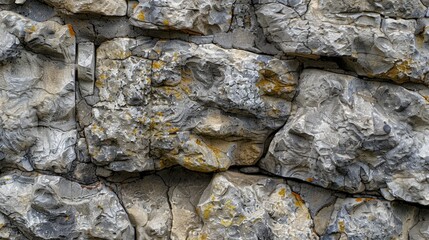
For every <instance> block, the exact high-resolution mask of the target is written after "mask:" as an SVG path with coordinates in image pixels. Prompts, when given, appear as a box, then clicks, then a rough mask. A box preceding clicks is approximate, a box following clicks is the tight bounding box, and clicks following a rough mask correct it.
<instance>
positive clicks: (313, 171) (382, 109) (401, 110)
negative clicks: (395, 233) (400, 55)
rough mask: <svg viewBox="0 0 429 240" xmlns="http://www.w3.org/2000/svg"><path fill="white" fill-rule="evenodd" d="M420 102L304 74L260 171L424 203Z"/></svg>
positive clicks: (424, 132)
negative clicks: (289, 111)
mask: <svg viewBox="0 0 429 240" xmlns="http://www.w3.org/2000/svg"><path fill="white" fill-rule="evenodd" d="M426 94H427V92H426ZM427 99H428V98H427V95H424V92H419V91H411V90H408V89H406V88H404V87H401V86H397V85H393V84H389V83H382V82H373V81H364V80H362V79H359V78H355V77H351V76H348V75H342V74H334V73H330V72H325V71H320V70H305V71H304V72H303V73H302V74H301V79H300V85H299V94H298V95H297V96H296V98H295V101H294V107H293V108H294V112H293V113H292V115H291V117H290V118H289V120H288V122H287V123H286V125H285V126H284V127H283V129H282V130H280V131H279V132H278V133H277V134H276V135H275V137H274V139H273V140H272V142H271V144H270V147H269V150H268V153H267V155H266V157H265V158H264V159H262V160H261V161H260V166H261V167H262V168H263V169H265V170H267V171H269V172H272V173H274V174H278V175H280V176H284V177H292V178H297V179H300V180H303V181H307V182H311V183H313V184H317V185H320V186H322V187H325V188H331V189H337V190H342V191H347V192H350V193H359V192H363V191H381V193H382V194H383V195H384V196H385V197H386V198H387V199H391V198H396V199H402V200H405V201H410V202H417V203H420V204H424V205H428V204H429V184H428V181H427V180H428V177H429V176H428V174H427V172H426V170H425V169H426V167H425V166H426V165H427V164H428V159H429V151H428V149H429V137H428V136H429V129H428V127H427V126H428V124H429V104H428V101H427Z"/></svg>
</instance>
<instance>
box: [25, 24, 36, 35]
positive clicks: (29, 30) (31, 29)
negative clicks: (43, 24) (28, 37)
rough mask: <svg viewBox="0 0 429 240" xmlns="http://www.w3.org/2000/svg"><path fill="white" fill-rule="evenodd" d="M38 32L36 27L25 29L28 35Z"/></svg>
mask: <svg viewBox="0 0 429 240" xmlns="http://www.w3.org/2000/svg"><path fill="white" fill-rule="evenodd" d="M36 30H37V29H36V26H34V25H31V26H30V27H29V28H27V29H25V32H27V33H33V32H35V31H36Z"/></svg>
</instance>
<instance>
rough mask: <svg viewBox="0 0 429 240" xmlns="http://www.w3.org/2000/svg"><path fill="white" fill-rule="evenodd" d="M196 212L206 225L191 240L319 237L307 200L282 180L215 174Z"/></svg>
mask: <svg viewBox="0 0 429 240" xmlns="http://www.w3.org/2000/svg"><path fill="white" fill-rule="evenodd" d="M197 211H198V214H199V215H200V217H201V219H202V220H203V227H202V228H201V229H197V230H194V231H192V232H191V233H190V235H191V236H193V237H190V239H201V238H207V239H212V238H216V237H217V236H223V237H225V238H236V239H261V238H262V239H263V238H268V239H318V237H317V235H316V234H315V233H314V232H313V230H312V225H313V221H312V219H311V217H310V213H309V211H308V209H307V207H306V205H305V203H304V202H303V201H302V199H301V197H300V196H299V195H298V194H296V193H294V192H292V191H291V190H290V188H289V187H288V186H287V185H286V184H285V183H284V181H283V180H281V179H274V178H268V177H263V176H254V175H246V174H240V173H234V172H224V173H219V174H216V175H215V176H214V178H213V179H212V181H211V183H210V185H209V186H208V187H207V189H206V190H205V191H204V193H203V195H202V196H201V199H200V201H199V203H198V206H197Z"/></svg>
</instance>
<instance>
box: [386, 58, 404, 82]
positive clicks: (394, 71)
mask: <svg viewBox="0 0 429 240" xmlns="http://www.w3.org/2000/svg"><path fill="white" fill-rule="evenodd" d="M411 64H412V60H411V59H406V60H404V61H402V62H400V63H396V64H395V66H393V67H392V68H391V69H390V70H389V71H387V72H386V73H384V74H381V76H380V77H382V78H389V79H392V80H393V81H395V82H397V83H404V82H406V81H408V80H409V77H408V76H407V75H409V74H410V73H411V72H412V69H411Z"/></svg>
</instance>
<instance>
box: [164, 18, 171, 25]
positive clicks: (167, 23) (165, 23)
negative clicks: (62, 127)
mask: <svg viewBox="0 0 429 240" xmlns="http://www.w3.org/2000/svg"><path fill="white" fill-rule="evenodd" d="M162 24H164V25H165V26H168V25H169V24H170V22H169V21H168V20H167V19H164V21H162Z"/></svg>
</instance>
